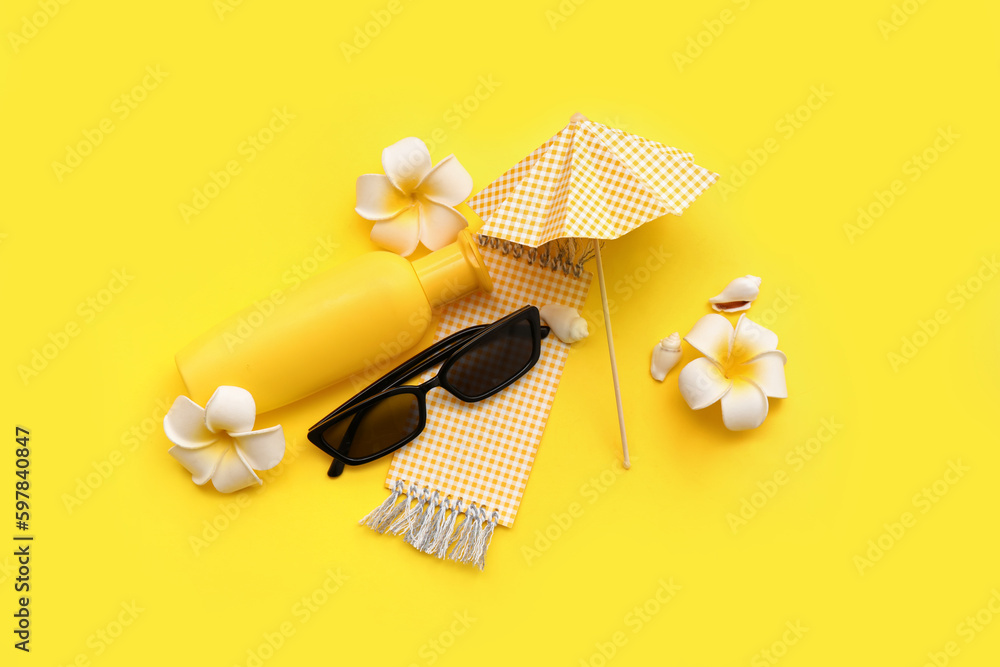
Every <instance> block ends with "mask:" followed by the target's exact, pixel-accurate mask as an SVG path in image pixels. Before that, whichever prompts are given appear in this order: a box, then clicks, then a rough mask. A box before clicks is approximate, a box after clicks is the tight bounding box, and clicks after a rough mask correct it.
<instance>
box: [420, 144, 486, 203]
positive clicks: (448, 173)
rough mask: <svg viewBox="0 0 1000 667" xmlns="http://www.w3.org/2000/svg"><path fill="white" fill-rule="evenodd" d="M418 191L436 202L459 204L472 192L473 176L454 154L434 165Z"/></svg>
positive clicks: (421, 182)
mask: <svg viewBox="0 0 1000 667" xmlns="http://www.w3.org/2000/svg"><path fill="white" fill-rule="evenodd" d="M416 189H417V191H418V192H419V193H420V194H422V195H424V196H425V197H429V198H431V199H433V200H434V201H436V202H439V203H441V204H446V205H448V206H458V205H459V204H461V203H462V202H464V201H465V200H466V199H467V198H468V197H469V195H471V194H472V176H470V175H469V172H468V171H466V170H465V167H463V166H462V163H460V162H459V161H458V158H456V157H455V156H454V155H449V156H448V157H446V158H445V159H443V160H441V161H440V162H438V163H437V164H436V165H434V168H433V169H431V170H430V171H429V172H428V173H427V175H426V176H424V180H422V181H420V184H419V185H418V186H417V188H416Z"/></svg>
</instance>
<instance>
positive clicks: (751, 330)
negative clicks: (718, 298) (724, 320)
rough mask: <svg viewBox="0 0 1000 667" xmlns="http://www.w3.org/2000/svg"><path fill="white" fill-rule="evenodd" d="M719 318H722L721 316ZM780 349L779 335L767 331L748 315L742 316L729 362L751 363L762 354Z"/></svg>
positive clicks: (737, 325)
mask: <svg viewBox="0 0 1000 667" xmlns="http://www.w3.org/2000/svg"><path fill="white" fill-rule="evenodd" d="M719 317H722V316H721V315H719ZM777 349H778V334H776V333H774V332H773V331H771V330H770V329H765V328H764V327H762V326H760V325H759V324H757V323H756V322H754V321H753V320H751V319H750V318H749V317H747V316H746V315H740V319H739V321H738V322H737V323H736V333H735V334H734V335H733V346H732V349H731V350H730V352H729V360H730V362H731V363H733V364H742V363H745V362H747V361H750V360H751V359H753V358H754V357H756V356H757V355H759V354H761V353H762V352H771V351H773V350H777Z"/></svg>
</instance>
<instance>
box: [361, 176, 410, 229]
mask: <svg viewBox="0 0 1000 667" xmlns="http://www.w3.org/2000/svg"><path fill="white" fill-rule="evenodd" d="M355 189H356V191H357V206H355V207H354V210H355V211H357V213H358V215H360V216H361V217H362V218H365V219H367V220H388V219H389V218H394V217H396V216H397V215H399V214H400V213H402V212H403V211H405V210H406V209H408V208H409V207H411V206H413V197H411V196H410V195H405V194H403V193H402V192H400V191H399V190H397V189H396V186H394V185H393V184H392V181H390V180H389V179H388V178H387V177H386V176H383V175H382V174H362V175H361V176H358V183H357V185H356V186H355Z"/></svg>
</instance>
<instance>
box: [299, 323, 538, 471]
mask: <svg viewBox="0 0 1000 667" xmlns="http://www.w3.org/2000/svg"><path fill="white" fill-rule="evenodd" d="M522 320H527V321H528V323H529V324H530V325H531V332H532V350H531V357H530V359H529V361H528V362H527V363H525V365H524V366H523V367H522V368H521V369H520V370H519V371H517V372H516V373H515V374H513V375H512V376H511V377H510V378H509V379H507V380H506V381H504V382H503V383H502V384H500V385H498V386H496V387H493V388H491V389H490V390H489V391H487V392H486V393H484V394H481V395H478V396H470V395H467V394H465V393H463V392H462V391H460V390H459V389H457V388H456V387H455V386H454V385H452V384H451V383H450V382H449V381H448V371H449V370H450V369H451V368H452V367H453V366H454V365H455V364H456V363H458V361H459V360H461V358H462V357H463V355H464V354H465V353H467V352H469V351H470V350H472V349H474V348H476V347H478V346H479V345H480V344H482V343H485V342H488V341H490V340H493V339H495V338H497V337H499V336H501V335H502V334H504V333H505V330H506V329H507V328H508V327H510V326H512V325H513V324H515V323H517V322H520V321H522ZM548 333H549V328H548V327H547V326H544V325H542V324H541V321H540V319H539V315H538V308H536V307H535V306H525V307H523V308H521V309H520V310H517V311H515V312H513V313H510V314H509V315H506V316H504V317H502V318H500V319H499V320H497V321H496V322H493V323H492V324H480V325H476V326H473V327H469V328H468V329H463V330H462V331H458V332H456V333H454V334H452V335H450V336H448V337H446V338H443V339H441V340H440V341H438V342H437V343H434V344H433V345H431V346H430V347H428V348H427V349H426V350H424V351H422V352H420V353H419V354H417V355H416V356H414V357H413V358H411V359H409V360H407V361H405V362H403V363H402V364H400V365H399V366H397V367H396V368H394V369H393V370H391V371H389V372H388V373H386V375H385V376H383V377H382V378H379V379H378V380H376V381H375V382H373V383H372V384H371V385H369V386H368V387H367V388H365V389H364V390H362V391H361V392H360V393H359V394H358V395H357V396H355V397H354V398H352V399H351V400H349V401H347V402H346V403H344V404H343V405H342V406H340V407H339V408H337V409H336V410H334V411H333V412H331V413H330V414H328V415H327V416H326V417H324V418H323V419H321V420H320V421H318V422H317V423H316V424H314V425H313V426H312V427H311V428H310V429H309V434H308V438H309V441H310V442H311V443H313V444H314V445H316V447H318V448H319V449H320V450H321V451H323V452H324V453H326V454H328V455H330V456H332V457H333V459H334V461H333V463H332V465H331V466H330V470H329V472H328V475H329V476H330V477H337V476H339V475H340V474H341V472H342V471H343V467H344V465H345V464H346V465H363V464H365V463H371V462H372V461H375V460H377V459H380V458H382V457H383V456H386V455H388V454H391V453H393V452H395V451H396V450H398V449H400V448H401V447H404V446H405V445H407V444H408V443H410V442H412V441H413V440H414V439H415V438H416V437H417V436H418V435H420V433H422V432H423V430H424V427H425V426H426V425H427V394H428V392H430V391H431V390H432V389H435V388H437V387H441V388H442V389H445V390H446V391H447V392H448V393H450V394H451V395H453V396H455V397H456V398H458V399H459V400H461V401H464V402H466V403H478V402H479V401H483V400H486V399H487V398H489V397H491V396H494V395H495V394H498V393H500V392H501V391H503V390H504V389H506V388H507V387H509V386H510V385H512V384H514V383H515V382H517V381H518V380H519V379H520V378H521V377H523V376H524V375H525V374H526V373H527V372H528V371H530V370H531V369H532V368H533V367H534V366H535V364H536V363H538V359H539V357H540V356H541V349H542V339H543V338H545V337H546V336H547V335H548ZM442 361H443V363H442ZM437 364H441V368H440V370H438V372H437V374H435V376H434V377H432V378H430V379H429V380H427V381H426V382H423V383H421V384H418V385H407V384H402V383H404V382H406V381H408V380H411V379H412V378H414V377H415V376H417V375H419V374H421V373H423V372H425V371H427V370H429V369H430V368H433V367H434V366H436V365H437ZM401 394H412V395H414V396H416V398H417V405H418V409H419V413H420V419H419V422H418V424H417V427H416V428H415V429H414V430H413V432H412V433H410V434H409V435H407V436H406V437H404V438H402V439H401V440H400V441H398V442H396V443H395V444H393V445H392V446H390V447H387V448H385V449H383V450H381V451H379V452H377V453H375V454H370V455H368V456H360V457H358V456H349V455H347V454H343V453H342V452H340V451H338V450H337V449H336V448H335V447H334V446H333V445H330V444H329V443H327V442H326V440H325V439H324V438H323V434H324V433H325V432H326V430H327V429H328V428H329V426H330V425H331V424H332V423H333V422H335V421H338V420H340V419H343V418H346V417H348V416H352V415H353V416H357V415H358V414H361V413H363V412H364V411H365V410H366V409H367V408H369V407H371V406H373V405H375V404H377V403H380V402H382V401H384V400H385V399H386V398H389V397H392V396H398V395H401ZM361 421H362V420H360V419H355V420H354V421H352V423H351V424H350V425H349V426H348V427H347V431H346V432H345V433H344V436H343V439H342V440H341V442H340V443H338V444H340V445H344V444H345V443H346V445H347V446H348V447H350V444H351V442H352V439H353V437H354V435H355V434H356V432H357V430H358V428H359V425H360V423H361Z"/></svg>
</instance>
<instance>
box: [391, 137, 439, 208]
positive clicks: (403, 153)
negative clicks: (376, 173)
mask: <svg viewBox="0 0 1000 667" xmlns="http://www.w3.org/2000/svg"><path fill="white" fill-rule="evenodd" d="M382 168H383V169H384V170H385V175H386V176H388V177H389V180H390V181H392V184H393V185H395V186H396V187H397V188H399V190H400V191H402V192H403V193H404V194H410V193H412V192H413V190H414V189H416V187H417V184H418V183H420V181H422V180H424V176H426V175H427V173H428V172H429V171H430V170H431V154H430V152H428V150H427V145H426V144H425V143H424V142H422V141H421V140H420V139H417V138H416V137H407V138H406V139H400V140H399V141H397V142H396V143H394V144H393V145H392V146H389V147H387V148H386V149H385V150H383V151H382Z"/></svg>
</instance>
